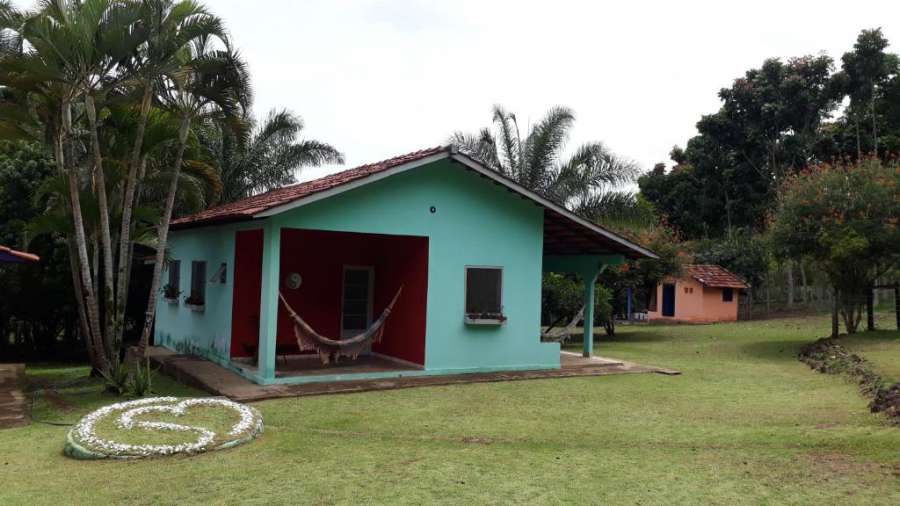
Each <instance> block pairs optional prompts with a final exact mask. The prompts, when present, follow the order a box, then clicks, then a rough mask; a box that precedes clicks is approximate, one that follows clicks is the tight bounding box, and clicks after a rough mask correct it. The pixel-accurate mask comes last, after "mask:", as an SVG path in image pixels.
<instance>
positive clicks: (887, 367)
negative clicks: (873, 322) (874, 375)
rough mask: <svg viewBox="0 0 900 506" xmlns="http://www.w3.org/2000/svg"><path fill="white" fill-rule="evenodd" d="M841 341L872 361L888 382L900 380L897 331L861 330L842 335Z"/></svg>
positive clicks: (899, 343) (899, 344)
mask: <svg viewBox="0 0 900 506" xmlns="http://www.w3.org/2000/svg"><path fill="white" fill-rule="evenodd" d="M884 326H887V325H884ZM841 343H843V345H844V346H845V347H846V348H847V349H848V350H850V351H851V352H853V353H856V354H857V355H859V356H861V357H863V358H865V359H866V360H868V361H869V362H871V363H872V366H873V367H874V368H875V370H876V371H877V372H878V374H880V375H881V377H882V378H884V380H885V381H886V382H888V383H896V382H898V381H900V339H897V332H889V331H884V330H879V331H876V332H859V333H856V334H854V335H852V336H844V337H842V338H841Z"/></svg>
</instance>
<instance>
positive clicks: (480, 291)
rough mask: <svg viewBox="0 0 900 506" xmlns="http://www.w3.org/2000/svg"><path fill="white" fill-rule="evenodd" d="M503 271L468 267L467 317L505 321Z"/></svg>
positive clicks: (496, 268)
mask: <svg viewBox="0 0 900 506" xmlns="http://www.w3.org/2000/svg"><path fill="white" fill-rule="evenodd" d="M502 293H503V269H501V268H499V267H466V317H467V318H474V319H503V300H502Z"/></svg>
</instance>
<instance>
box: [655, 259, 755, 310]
mask: <svg viewBox="0 0 900 506" xmlns="http://www.w3.org/2000/svg"><path fill="white" fill-rule="evenodd" d="M749 287H750V285H749V284H747V282H746V281H744V280H743V279H741V277H740V276H737V275H736V274H734V273H732V272H731V271H729V270H728V269H725V268H724V267H720V266H718V265H708V264H690V265H686V266H685V267H684V275H683V276H681V277H680V278H667V279H665V280H663V282H662V283H660V284H658V285H657V286H656V291H655V292H653V293H651V295H650V303H649V304H648V309H647V318H648V319H649V320H650V321H665V320H671V321H681V322H691V323H713V322H725V321H735V320H737V319H738V302H739V297H740V291H741V290H742V289H745V288H749Z"/></svg>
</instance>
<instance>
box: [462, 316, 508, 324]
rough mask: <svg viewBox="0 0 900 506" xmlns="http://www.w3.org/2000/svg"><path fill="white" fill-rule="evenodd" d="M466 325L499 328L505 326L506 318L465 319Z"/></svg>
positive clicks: (467, 317)
mask: <svg viewBox="0 0 900 506" xmlns="http://www.w3.org/2000/svg"><path fill="white" fill-rule="evenodd" d="M464 321H465V323H466V325H483V326H500V325H505V324H506V317H505V316H500V317H499V318H480V317H472V316H466V317H465V320H464Z"/></svg>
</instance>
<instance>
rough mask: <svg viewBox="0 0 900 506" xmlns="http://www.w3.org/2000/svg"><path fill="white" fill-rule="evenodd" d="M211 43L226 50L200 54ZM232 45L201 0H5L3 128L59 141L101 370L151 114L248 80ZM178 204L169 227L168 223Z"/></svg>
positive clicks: (1, 18)
mask: <svg viewBox="0 0 900 506" xmlns="http://www.w3.org/2000/svg"><path fill="white" fill-rule="evenodd" d="M213 41H218V42H217V44H218V47H219V48H220V49H219V50H218V52H217V53H216V52H212V51H207V53H206V54H205V55H202V56H201V55H199V52H198V51H197V50H196V49H197V48H201V47H208V46H211V45H212V44H213ZM228 48H229V45H228V42H227V39H226V38H225V36H224V30H223V28H222V26H221V22H220V21H219V20H218V19H217V18H215V17H214V16H211V15H209V14H208V13H207V12H206V11H205V10H204V9H203V8H202V7H200V6H199V5H198V4H196V3H194V2H193V1H191V0H183V1H179V2H173V1H171V0H46V1H43V2H40V3H39V4H38V8H37V9H35V10H33V11H27V12H20V11H17V10H15V9H13V8H12V7H11V6H10V5H9V4H8V3H7V2H2V3H0V88H2V89H3V90H4V93H3V94H2V96H0V108H2V109H3V111H4V113H5V114H3V115H2V117H0V135H3V136H4V137H16V136H18V137H22V136H31V137H33V138H37V139H43V138H46V139H49V140H50V145H51V146H52V151H53V155H54V160H55V162H56V166H57V168H58V170H59V173H60V177H61V178H62V180H63V181H65V183H66V187H67V189H66V195H65V202H66V204H67V208H68V216H69V218H70V219H71V226H70V230H69V233H68V234H67V235H68V236H69V237H70V239H69V247H70V249H71V258H72V272H73V275H76V279H75V287H74V288H75V292H76V296H77V299H78V301H79V302H80V305H79V312H80V314H81V315H82V320H83V321H84V322H85V323H84V324H83V325H82V332H83V333H84V334H85V337H86V341H87V342H88V343H89V351H90V353H89V354H90V356H91V359H92V363H93V364H94V366H95V368H96V369H98V370H100V371H101V372H103V373H108V371H109V370H110V368H111V367H112V366H114V365H115V363H116V362H117V361H118V358H119V349H120V347H121V341H122V332H123V327H124V325H123V321H124V310H125V304H126V298H127V293H128V274H129V272H130V266H131V250H132V243H133V242H134V241H133V237H132V233H133V231H134V226H135V223H136V217H135V215H134V213H135V211H136V209H135V207H134V206H135V202H136V201H137V198H136V196H137V195H138V194H139V193H140V192H139V188H140V185H141V178H142V176H143V175H144V174H146V168H147V166H148V150H146V149H144V141H145V137H146V135H145V134H146V132H145V131H146V127H147V123H148V118H149V117H150V116H151V111H152V110H153V108H154V107H161V106H166V107H167V108H168V109H169V110H172V111H174V112H173V113H175V112H177V114H178V118H179V119H183V118H184V117H185V114H186V113H185V111H188V110H193V112H191V113H189V114H188V115H189V116H193V117H196V116H197V115H198V114H202V113H204V111H205V110H206V109H207V108H208V107H207V105H206V104H205V103H203V102H202V101H196V100H195V101H193V102H192V99H185V97H187V96H188V94H187V93H181V92H180V91H179V92H174V93H173V90H177V89H180V88H190V89H191V90H192V91H191V95H192V96H196V97H199V96H201V95H204V94H205V95H208V96H213V95H216V94H217V93H219V94H220V95H221V94H227V93H226V92H225V90H226V89H229V88H228V87H229V86H230V84H227V83H231V82H235V81H236V79H237V80H242V81H246V75H245V71H244V70H243V69H242V68H241V64H240V63H237V64H235V62H237V60H236V59H235V58H233V55H232V54H231V53H232V52H231V51H229V50H228ZM235 68H241V69H240V70H238V71H235ZM235 76H239V77H238V78H236V77H235ZM173 96H176V97H178V98H177V99H176V101H175V102H172V101H171V100H170V101H168V102H166V101H167V100H169V99H171V98H172V97H173ZM182 99H183V100H182ZM179 100H181V101H180V102H178V101H179ZM192 108H193V109H192ZM226 108H227V107H226ZM221 109H222V108H221V107H220V110H221ZM123 111H124V113H123ZM129 116H130V117H129ZM181 123H182V125H183V124H184V123H185V121H181ZM188 123H189V122H188ZM187 128H189V127H185V128H184V129H182V130H185V131H186V129H187ZM41 131H43V133H41ZM126 137H127V138H126ZM186 139H187V133H184V134H183V135H180V136H179V137H178V139H177V142H175V144H174V145H175V146H176V150H175V151H177V152H178V156H177V157H175V158H177V164H175V165H176V167H175V170H174V171H173V174H172V177H171V179H170V180H171V182H172V185H171V186H170V189H171V191H170V192H169V193H174V192H176V191H177V182H178V181H179V180H181V179H183V178H182V177H180V174H179V171H180V170H181V164H182V161H183V160H182V158H183V154H184V145H185V143H186ZM164 158H166V157H165V156H164ZM150 165H153V164H150ZM201 172H202V171H201ZM206 172H207V173H211V172H210V171H206ZM85 199H87V200H85ZM167 200H169V201H172V200H174V197H173V198H172V199H167ZM85 203H86V204H88V205H87V207H85V206H84V205H83V204H85ZM94 204H96V209H94V207H93V206H94ZM171 207H172V205H169V206H168V208H169V211H170V212H169V213H168V214H166V216H165V220H164V221H163V222H161V223H160V224H159V225H160V227H159V228H160V229H165V230H167V228H168V220H169V219H170V217H171ZM93 216H96V217H97V219H96V220H94V219H93ZM117 220H118V221H117ZM164 247H165V241H162V248H163V249H164ZM154 290H155V288H154ZM101 297H102V299H103V300H102V302H101V301H100V298H101Z"/></svg>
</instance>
